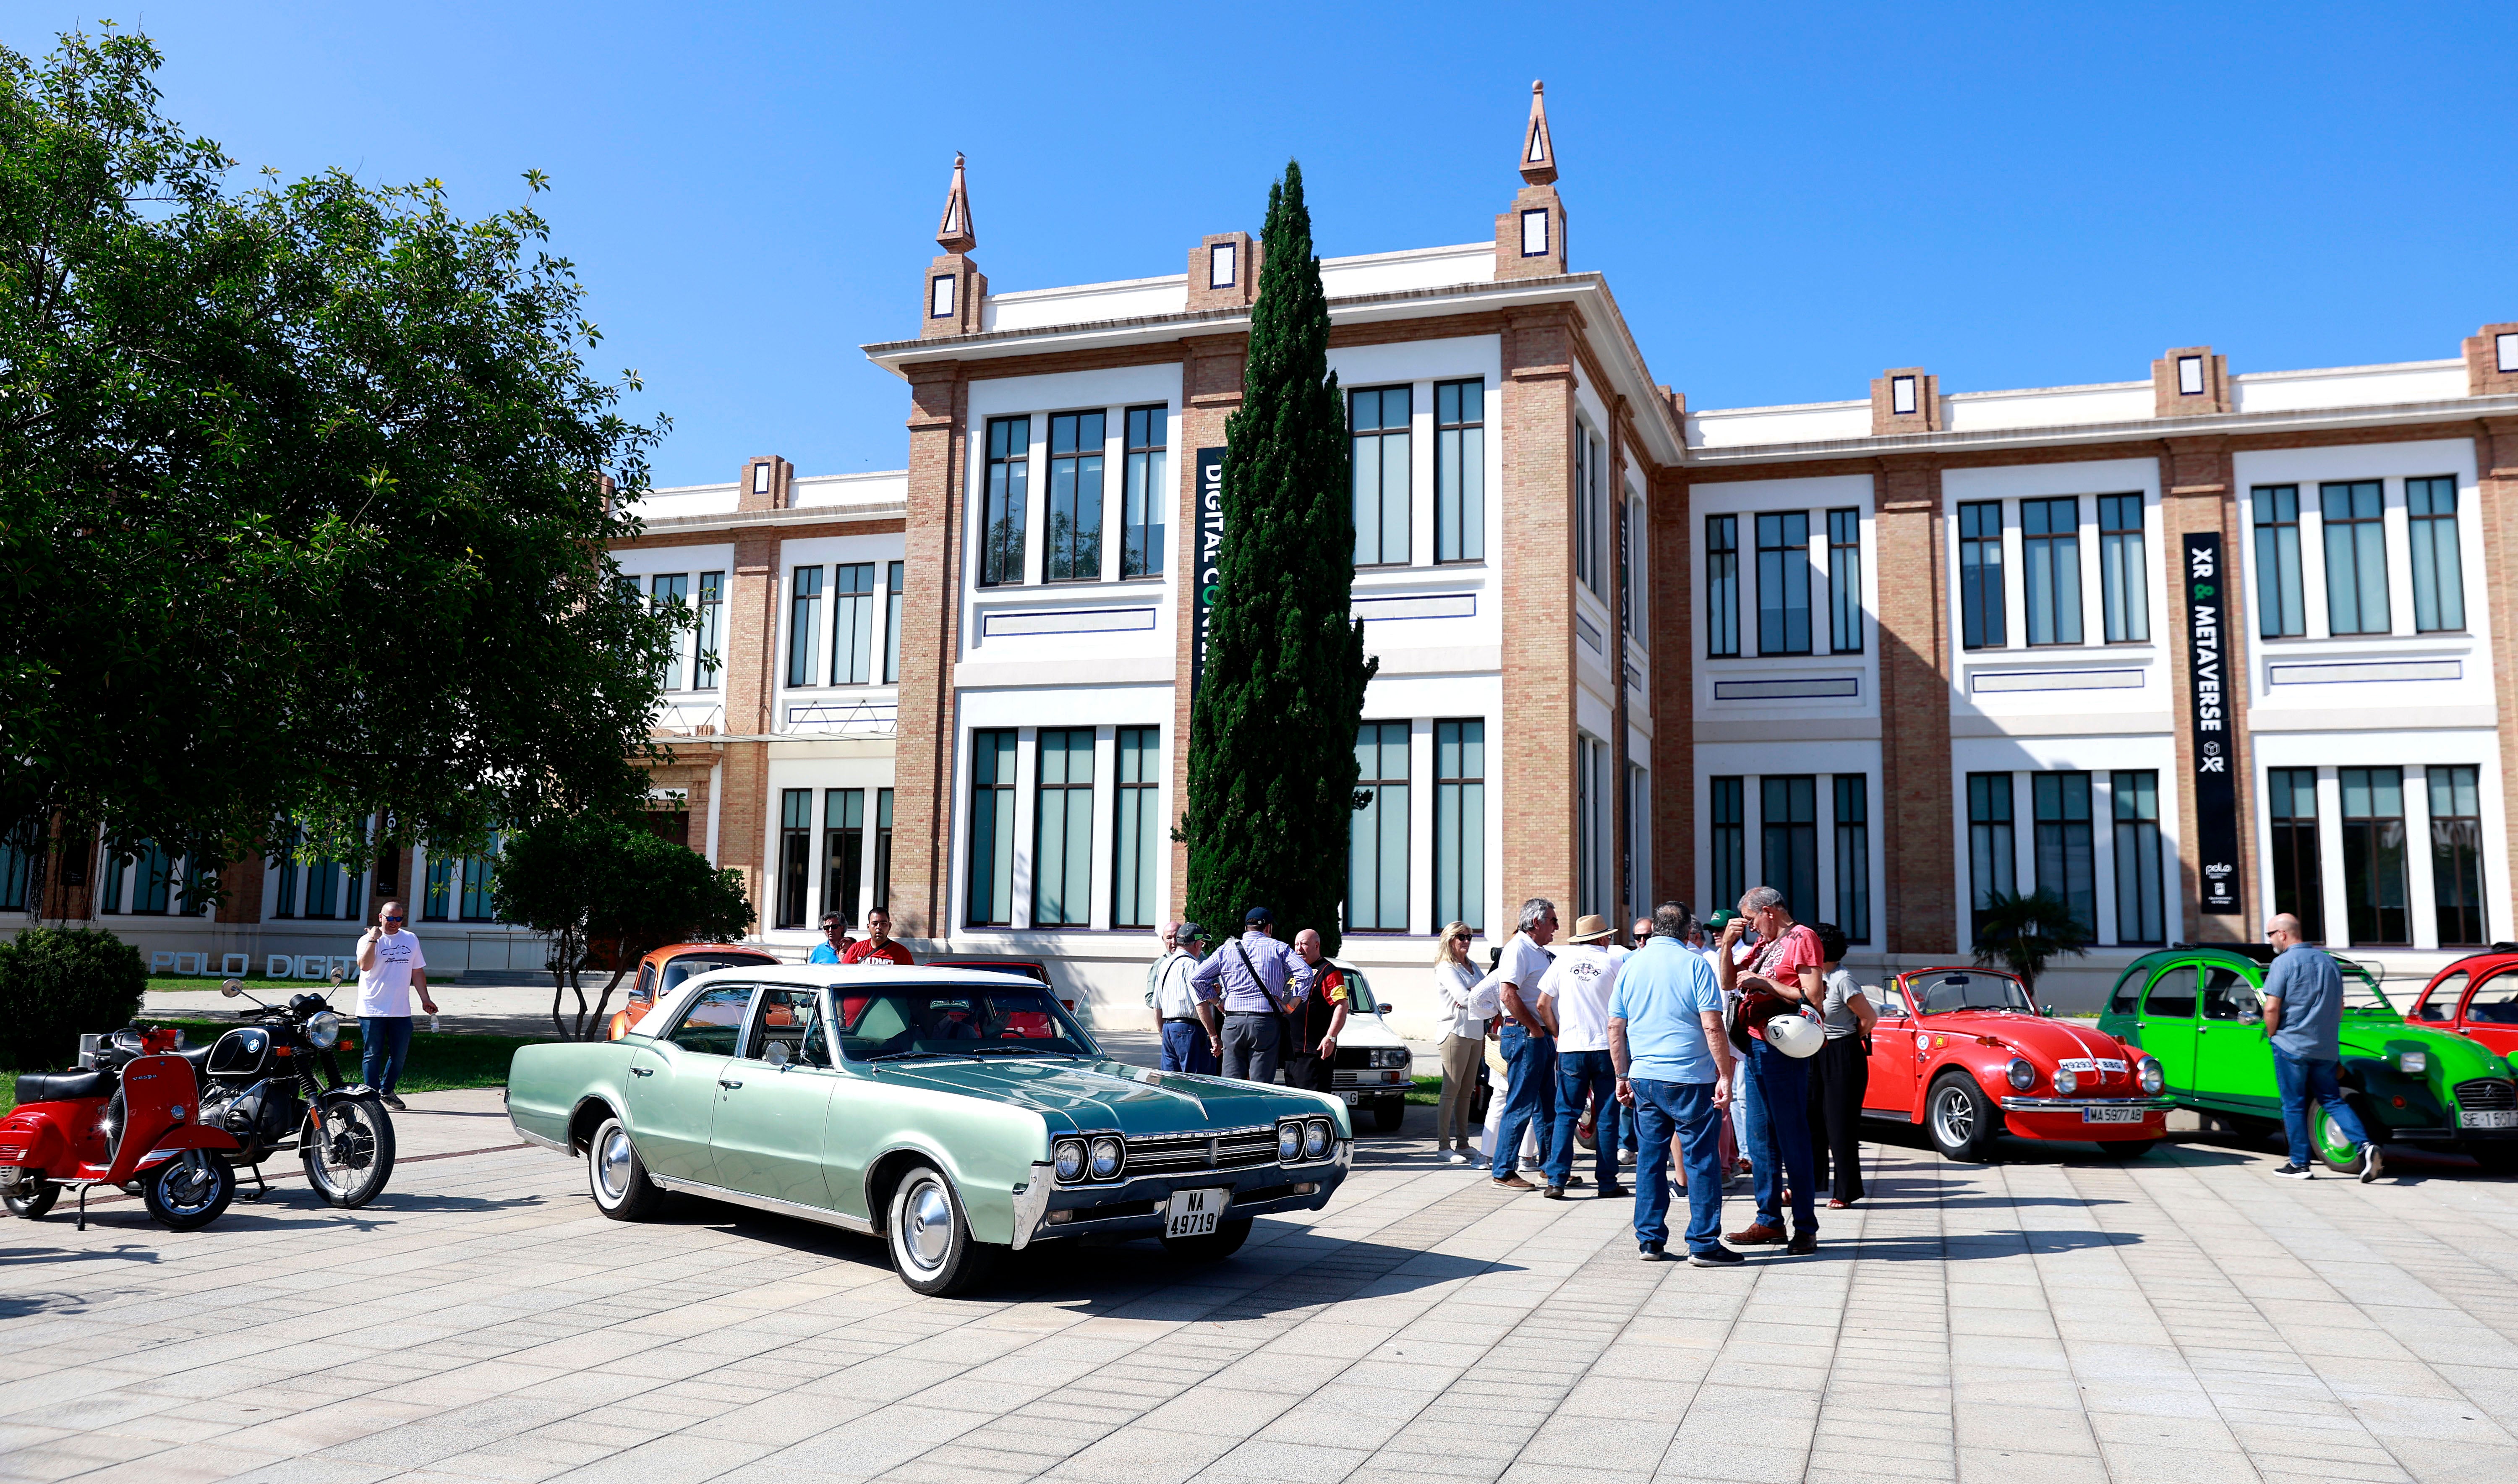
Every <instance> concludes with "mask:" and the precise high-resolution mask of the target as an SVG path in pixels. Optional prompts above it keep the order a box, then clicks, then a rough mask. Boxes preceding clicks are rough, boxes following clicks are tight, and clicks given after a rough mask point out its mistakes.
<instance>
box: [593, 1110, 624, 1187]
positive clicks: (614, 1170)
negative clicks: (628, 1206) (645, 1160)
mask: <svg viewBox="0 0 2518 1484" xmlns="http://www.w3.org/2000/svg"><path fill="white" fill-rule="evenodd" d="M594 1178H595V1179H596V1180H598V1181H600V1182H602V1185H603V1196H604V1199H605V1200H607V1201H618V1200H620V1199H621V1198H622V1197H623V1196H626V1195H628V1194H629V1193H630V1135H628V1134H626V1133H624V1132H622V1131H621V1130H620V1129H618V1128H615V1129H613V1130H612V1131H611V1132H610V1133H608V1134H606V1135H604V1139H603V1151H602V1153H601V1155H600V1156H598V1157H597V1158H596V1160H595V1162H594Z"/></svg>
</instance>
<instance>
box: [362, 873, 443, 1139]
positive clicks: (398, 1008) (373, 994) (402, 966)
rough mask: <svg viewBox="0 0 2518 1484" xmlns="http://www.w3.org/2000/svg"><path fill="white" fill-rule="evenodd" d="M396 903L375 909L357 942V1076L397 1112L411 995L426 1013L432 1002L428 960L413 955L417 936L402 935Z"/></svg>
mask: <svg viewBox="0 0 2518 1484" xmlns="http://www.w3.org/2000/svg"><path fill="white" fill-rule="evenodd" d="M402 923H403V912H402V904H401V903H399V902H387V903H384V904H382V905H381V906H379V907H378V908H377V909H376V925H375V926H374V927H371V928H369V929H368V930H367V932H366V933H365V934H363V935H362V936H361V937H360V939H359V1002H358V1003H357V1005H355V1006H353V1011H354V1013H356V1014H357V1016H358V1017H359V1047H360V1057H359V1077H360V1080H361V1081H365V1082H366V1083H367V1084H368V1085H369V1086H370V1087H373V1088H375V1089H376V1094H377V1095H378V1096H379V1097H382V1098H383V1099H384V1103H385V1106H386V1107H388V1108H391V1109H392V1110H393V1111H394V1112H396V1113H400V1112H402V1111H404V1110H403V1102H402V1099H401V1098H399V1097H396V1096H394V1088H395V1086H396V1085H397V1084H399V1083H400V1082H401V1081H402V1065H403V1063H404V1062H405V1061H407V1060H409V1059H410V1057H411V992H412V991H413V990H417V991H419V1002H420V1004H421V1006H422V1007H424V1008H425V1009H426V1010H427V1011H428V1013H429V1014H431V1015H434V1014H436V1013H437V1001H436V1000H434V999H431V998H430V997H429V996H428V959H427V957H426V956H425V955H423V954H421V953H420V951H419V935H418V934H416V933H408V932H405V931H403V925H402Z"/></svg>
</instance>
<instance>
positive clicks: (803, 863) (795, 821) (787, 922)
mask: <svg viewBox="0 0 2518 1484" xmlns="http://www.w3.org/2000/svg"><path fill="white" fill-rule="evenodd" d="M777 859H778V923H777V925H778V927H779V929H780V930H781V931H788V932H792V931H794V930H796V929H799V928H802V927H803V926H804V925H805V920H806V918H807V917H809V916H810V915H811V913H812V904H811V900H810V899H811V893H812V885H813V790H812V789H810V788H782V789H780V790H779V798H778V857H777Z"/></svg>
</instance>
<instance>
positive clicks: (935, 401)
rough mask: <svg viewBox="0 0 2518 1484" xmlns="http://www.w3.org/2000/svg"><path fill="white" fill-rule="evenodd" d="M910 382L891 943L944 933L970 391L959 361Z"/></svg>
mask: <svg viewBox="0 0 2518 1484" xmlns="http://www.w3.org/2000/svg"><path fill="white" fill-rule="evenodd" d="M909 377H910V380H909V407H910V410H909V514H908V520H907V526H906V528H905V530H904V531H903V534H902V545H903V548H904V551H905V554H906V560H907V563H908V567H907V570H906V571H905V572H904V573H903V574H902V590H901V598H900V727H899V734H898V740H897V741H896V742H894V744H893V748H892V757H893V766H892V790H893V791H892V800H891V821H892V829H891V915H892V920H893V923H894V926H893V928H892V931H893V932H894V933H896V934H898V935H899V936H900V937H902V938H912V939H925V940H928V941H930V942H933V943H939V944H940V943H942V942H944V941H945V940H946V939H947V938H949V937H950V936H951V933H952V930H953V924H952V922H951V920H950V912H951V903H952V889H951V881H950V879H949V870H950V865H951V862H952V860H953V849H952V829H953V759H954V755H955V753H954V735H953V660H954V657H955V656H956V655H957V654H959V653H960V648H961V647H960V641H959V638H958V635H957V626H958V615H959V614H960V611H961V573H962V528H963V525H964V522H965V513H964V512H963V510H962V508H961V500H962V487H963V483H964V480H963V475H962V466H963V445H964V442H965V439H964V437H963V433H962V423H963V421H964V418H963V412H964V408H965V406H966V403H967V401H968V395H969V393H968V383H966V382H965V381H964V380H963V379H962V367H961V365H960V364H959V363H958V362H954V361H944V362H941V363H938V364H931V365H922V366H916V367H913V368H912V369H911V370H910V373H909ZM728 791H729V793H731V789H729V790H728ZM729 802H731V799H729Z"/></svg>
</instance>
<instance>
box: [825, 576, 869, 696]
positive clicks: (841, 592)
mask: <svg viewBox="0 0 2518 1484" xmlns="http://www.w3.org/2000/svg"><path fill="white" fill-rule="evenodd" d="M831 577H832V581H831V684H833V685H864V684H865V683H866V682H867V681H869V680H872V679H873V678H874V564H873V563H872V562H847V563H843V564H841V565H840V566H838V567H835V568H833V569H831Z"/></svg>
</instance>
